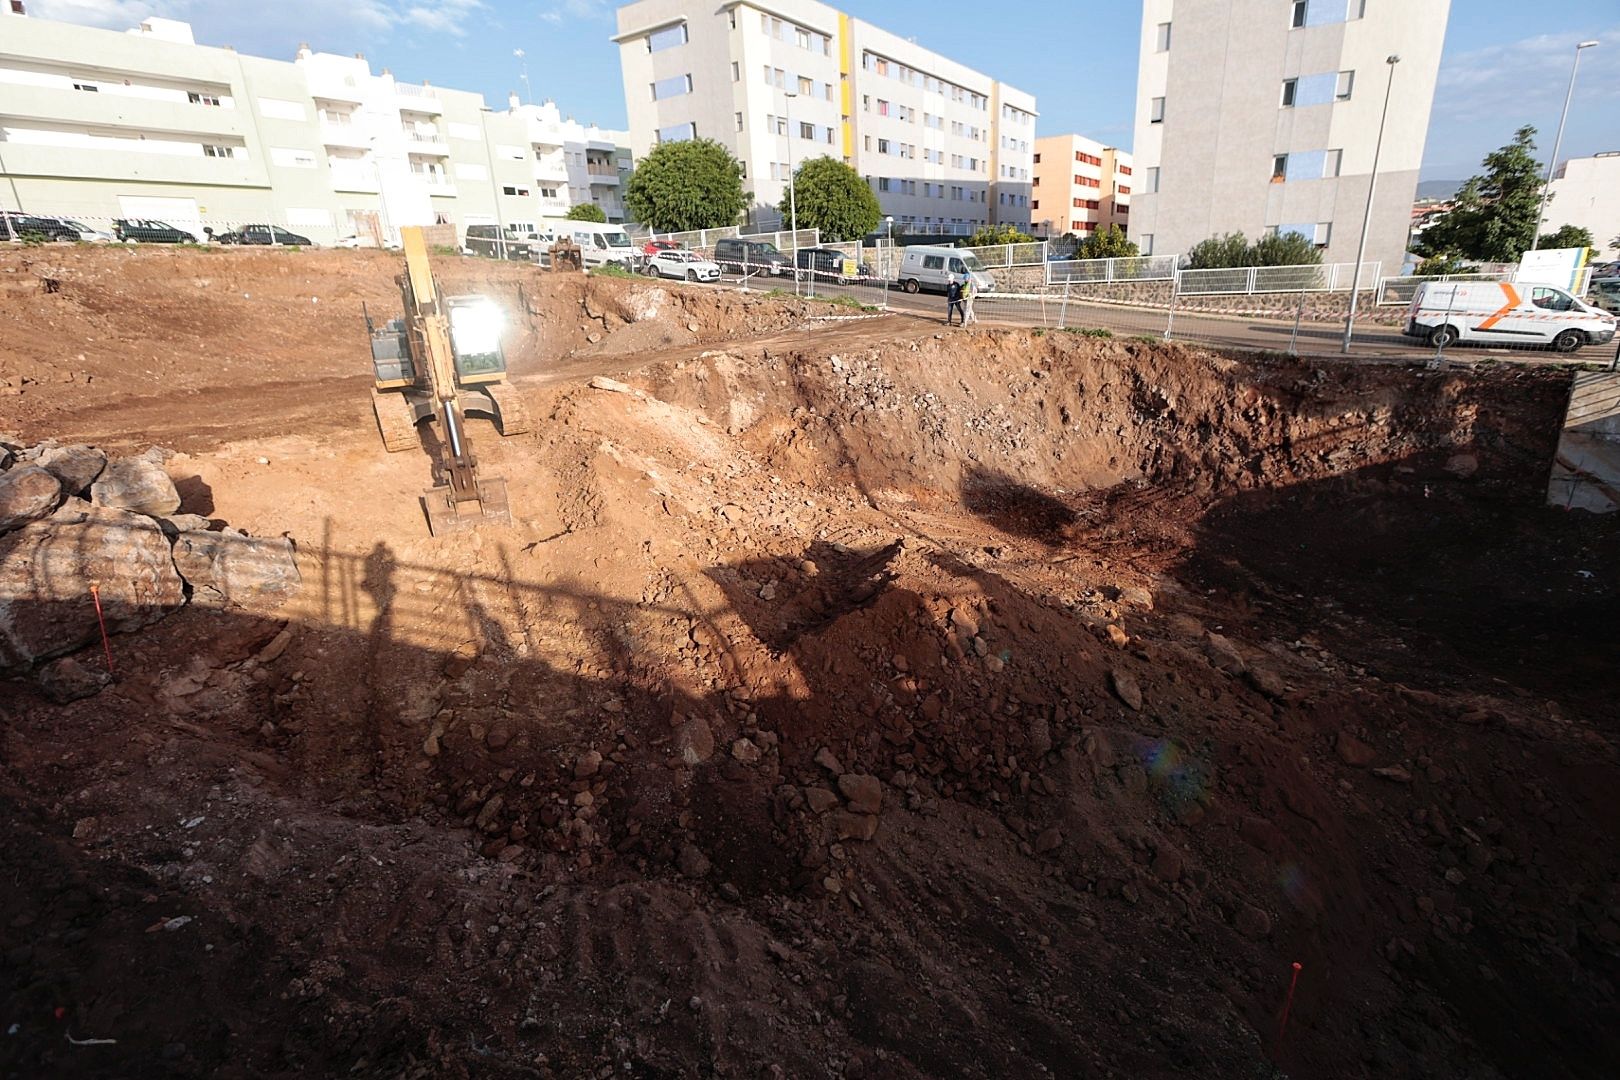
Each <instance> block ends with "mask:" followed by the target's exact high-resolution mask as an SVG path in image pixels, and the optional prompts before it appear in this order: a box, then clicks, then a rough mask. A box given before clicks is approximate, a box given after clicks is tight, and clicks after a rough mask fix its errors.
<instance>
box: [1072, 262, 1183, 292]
mask: <svg viewBox="0 0 1620 1080" xmlns="http://www.w3.org/2000/svg"><path fill="white" fill-rule="evenodd" d="M1180 262H1181V256H1180V255H1138V256H1135V257H1134V258H1123V259H1059V260H1057V261H1048V262H1047V264H1046V283H1047V284H1048V285H1062V284H1065V283H1067V282H1085V283H1089V284H1105V283H1108V282H1114V281H1168V280H1170V279H1171V278H1173V277H1175V274H1176V267H1177V266H1178V265H1179V264H1180Z"/></svg>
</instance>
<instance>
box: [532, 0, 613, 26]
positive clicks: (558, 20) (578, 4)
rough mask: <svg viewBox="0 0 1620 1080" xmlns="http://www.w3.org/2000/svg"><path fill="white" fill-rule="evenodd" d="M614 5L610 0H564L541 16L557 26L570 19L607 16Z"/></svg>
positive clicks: (543, 19) (545, 20) (541, 13)
mask: <svg viewBox="0 0 1620 1080" xmlns="http://www.w3.org/2000/svg"><path fill="white" fill-rule="evenodd" d="M612 7H613V4H612V3H610V2H609V0H562V3H560V4H554V5H553V6H552V7H550V8H548V9H546V10H545V11H542V12H540V15H539V17H540V19H541V21H543V22H548V23H551V24H552V25H553V26H557V25H560V24H562V23H563V22H564V21H566V20H568V19H604V18H607V16H608V13H609V12H610V11H611V10H612Z"/></svg>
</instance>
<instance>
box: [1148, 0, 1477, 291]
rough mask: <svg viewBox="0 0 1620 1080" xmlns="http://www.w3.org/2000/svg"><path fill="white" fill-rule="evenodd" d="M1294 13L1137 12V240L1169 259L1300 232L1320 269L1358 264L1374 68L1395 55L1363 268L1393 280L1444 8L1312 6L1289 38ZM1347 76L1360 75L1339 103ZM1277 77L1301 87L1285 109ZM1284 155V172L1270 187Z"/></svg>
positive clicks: (1214, 1)
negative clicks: (1211, 244) (1225, 238)
mask: <svg viewBox="0 0 1620 1080" xmlns="http://www.w3.org/2000/svg"><path fill="white" fill-rule="evenodd" d="M1293 9H1294V5H1293V4H1292V3H1281V2H1276V0H1176V2H1175V3H1173V4H1172V2H1171V0H1144V3H1143V11H1142V37H1141V49H1140V57H1139V59H1140V68H1139V76H1138V84H1137V109H1136V146H1135V166H1134V169H1133V172H1134V174H1135V176H1136V178H1137V180H1138V184H1136V185H1133V192H1132V204H1131V210H1130V215H1129V216H1130V218H1131V227H1130V232H1131V235H1132V238H1133V239H1137V240H1138V242H1143V240H1144V239H1145V238H1146V237H1151V238H1152V240H1151V244H1152V250H1153V251H1154V252H1156V253H1159V254H1173V253H1177V252H1184V251H1186V250H1187V249H1188V248H1190V247H1192V246H1193V245H1194V244H1196V243H1197V242H1198V241H1200V240H1203V239H1205V238H1207V237H1209V236H1213V235H1217V234H1220V233H1225V232H1242V233H1244V234H1245V235H1247V236H1249V237H1250V238H1251V239H1253V238H1256V237H1258V236H1260V235H1263V234H1264V233H1265V232H1268V231H1272V230H1277V229H1284V230H1291V231H1306V232H1307V233H1308V234H1309V235H1312V236H1313V237H1314V238H1315V239H1316V241H1317V244H1318V246H1319V247H1321V248H1323V258H1324V259H1325V260H1327V261H1330V262H1350V261H1353V260H1354V259H1355V254H1356V247H1357V244H1358V242H1359V240H1360V232H1361V224H1362V215H1363V212H1364V209H1365V206H1366V198H1367V190H1368V185H1369V183H1370V182H1371V177H1372V172H1373V158H1374V154H1375V149H1376V147H1377V144H1378V129H1379V122H1380V116H1381V114H1382V112H1383V105H1384V91H1385V85H1386V80H1387V79H1388V78H1389V74H1390V71H1389V66H1388V65H1386V64H1385V62H1384V60H1385V57H1387V56H1389V55H1391V54H1398V55H1399V56H1400V57H1401V62H1400V64H1398V65H1397V66H1396V67H1395V71H1394V83H1393V91H1392V95H1391V98H1390V107H1389V115H1388V122H1387V127H1386V130H1385V133H1384V138H1383V150H1382V156H1381V158H1380V160H1379V161H1378V186H1377V193H1376V198H1375V201H1374V205H1373V209H1372V215H1371V228H1370V230H1369V236H1368V246H1367V257H1368V258H1369V259H1376V260H1378V261H1379V262H1381V263H1382V264H1383V267H1384V269H1385V271H1386V272H1388V273H1397V272H1399V269H1400V267H1401V264H1402V262H1403V261H1404V258H1405V251H1406V238H1407V225H1408V222H1409V218H1410V209H1411V205H1412V200H1413V196H1414V194H1415V192H1416V188H1417V176H1418V168H1419V165H1420V164H1421V162H1422V157H1423V144H1424V140H1425V137H1426V134H1427V131H1428V123H1429V110H1430V105H1431V103H1432V100H1433V97H1434V85H1435V79H1436V76H1437V74H1438V70H1439V63H1440V49H1441V44H1442V41H1443V39H1444V37H1445V27H1446V19H1447V17H1448V14H1449V10H1450V0H1409V2H1407V3H1403V4H1400V5H1393V4H1381V3H1374V2H1370V0H1369V2H1366V3H1363V0H1309V2H1308V3H1307V4H1306V7H1305V25H1304V26H1302V27H1298V28H1295V27H1293V26H1292V25H1291V21H1292V20H1291V15H1292V12H1293ZM1163 23H1169V24H1170V38H1169V47H1168V49H1161V48H1160V45H1161V44H1162V43H1163V42H1162V38H1161V34H1160V31H1159V27H1160V24H1163ZM1341 72H1353V73H1354V76H1353V78H1354V82H1353V84H1352V85H1351V86H1350V88H1349V89H1350V92H1349V95H1348V97H1347V98H1344V99H1340V97H1339V92H1338V91H1339V87H1338V85H1337V83H1338V79H1339V74H1340V73H1341ZM1285 80H1297V82H1296V83H1295V91H1294V92H1295V102H1294V104H1293V105H1292V106H1285V105H1284V101H1283V92H1284V91H1283V87H1284V81H1285ZM1156 99H1162V100H1163V103H1164V104H1163V110H1164V114H1163V119H1162V121H1155V120H1154V116H1153V111H1154V108H1155V104H1154V103H1155V100H1156ZM1334 152H1336V153H1334ZM1278 155H1287V156H1288V167H1287V171H1286V173H1285V175H1284V178H1283V179H1281V180H1279V181H1277V182H1273V179H1272V174H1273V168H1274V161H1275V159H1276V157H1277V156H1278ZM1333 158H1337V159H1338V162H1337V173H1336V174H1334V173H1333V172H1332V167H1331V165H1330V164H1329V162H1330V161H1331V160H1332V159H1333ZM1153 170H1157V173H1156V175H1157V178H1158V190H1157V191H1152V190H1150V189H1151V188H1152V182H1151V180H1152V176H1153V175H1155V174H1154V173H1153Z"/></svg>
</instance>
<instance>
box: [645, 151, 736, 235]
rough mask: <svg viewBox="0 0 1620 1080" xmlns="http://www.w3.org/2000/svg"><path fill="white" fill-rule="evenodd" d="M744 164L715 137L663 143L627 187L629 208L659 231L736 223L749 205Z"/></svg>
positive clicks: (712, 227)
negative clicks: (745, 187)
mask: <svg viewBox="0 0 1620 1080" xmlns="http://www.w3.org/2000/svg"><path fill="white" fill-rule="evenodd" d="M748 200H749V195H748V194H747V193H746V192H744V191H743V186H742V165H740V164H739V163H738V161H737V159H736V158H734V157H732V156H731V153H730V152H729V151H728V150H726V148H725V147H724V146H721V145H720V144H719V143H717V142H715V141H714V140H713V139H682V140H680V141H679V142H666V143H659V144H658V145H657V146H655V147H654V148H653V151H652V153H650V154H648V155H647V156H646V157H644V158H642V159H641V164H640V165H637V166H636V171H635V172H633V173H631V174H630V181H629V183H628V184H626V185H625V192H624V204H625V208H626V209H628V210H629V211H630V213H631V214H632V215H634V217H635V220H637V221H639V222H641V223H642V224H643V225H647V226H649V227H651V228H653V229H656V230H657V231H658V232H685V231H687V230H691V229H719V228H723V227H725V226H727V225H735V224H736V223H737V219H738V218H739V217H741V216H742V212H743V210H744V209H746V208H747V206H748Z"/></svg>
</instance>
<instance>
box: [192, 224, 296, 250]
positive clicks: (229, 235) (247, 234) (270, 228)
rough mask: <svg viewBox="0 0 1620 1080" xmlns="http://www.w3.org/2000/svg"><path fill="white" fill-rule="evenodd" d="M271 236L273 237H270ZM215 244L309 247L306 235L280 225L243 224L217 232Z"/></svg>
mask: <svg viewBox="0 0 1620 1080" xmlns="http://www.w3.org/2000/svg"><path fill="white" fill-rule="evenodd" d="M272 238H273V239H272ZM214 243H216V244H271V243H276V244H286V245H287V246H288V247H310V246H311V244H310V239H309V237H307V236H299V235H298V234H297V233H293V232H288V231H287V230H286V229H283V228H282V227H281V226H280V225H243V226H242V227H241V228H240V229H232V230H231V231H230V232H223V233H217V234H215V236H214Z"/></svg>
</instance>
